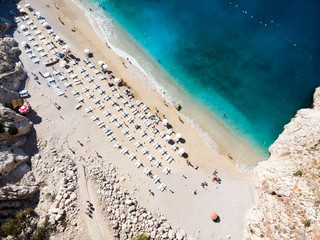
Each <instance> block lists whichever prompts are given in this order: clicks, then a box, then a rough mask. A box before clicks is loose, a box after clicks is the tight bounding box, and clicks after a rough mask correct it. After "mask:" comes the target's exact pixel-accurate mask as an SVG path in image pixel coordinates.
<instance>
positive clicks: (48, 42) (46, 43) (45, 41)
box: [42, 40, 50, 45]
mask: <svg viewBox="0 0 320 240" xmlns="http://www.w3.org/2000/svg"><path fill="white" fill-rule="evenodd" d="M42 43H43V44H44V45H48V44H50V41H48V40H42Z"/></svg>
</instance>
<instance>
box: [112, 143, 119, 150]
mask: <svg viewBox="0 0 320 240" xmlns="http://www.w3.org/2000/svg"><path fill="white" fill-rule="evenodd" d="M113 147H114V148H115V149H120V148H121V144H120V143H118V142H117V143H116V144H115V145H114V146H113Z"/></svg>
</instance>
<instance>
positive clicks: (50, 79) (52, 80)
mask: <svg viewBox="0 0 320 240" xmlns="http://www.w3.org/2000/svg"><path fill="white" fill-rule="evenodd" d="M47 81H48V82H49V83H53V82H55V80H54V78H52V77H50V78H48V79H47ZM59 90H60V89H59Z"/></svg>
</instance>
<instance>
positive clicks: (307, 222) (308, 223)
mask: <svg viewBox="0 0 320 240" xmlns="http://www.w3.org/2000/svg"><path fill="white" fill-rule="evenodd" d="M310 224H311V220H304V221H303V225H304V226H305V227H310Z"/></svg>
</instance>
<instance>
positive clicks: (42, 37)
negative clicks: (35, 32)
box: [38, 35, 46, 40]
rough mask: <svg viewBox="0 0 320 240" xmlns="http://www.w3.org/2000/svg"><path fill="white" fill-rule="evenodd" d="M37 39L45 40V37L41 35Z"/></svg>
mask: <svg viewBox="0 0 320 240" xmlns="http://www.w3.org/2000/svg"><path fill="white" fill-rule="evenodd" d="M38 37H39V39H40V40H43V39H46V37H45V36H43V35H40V36H38Z"/></svg>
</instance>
